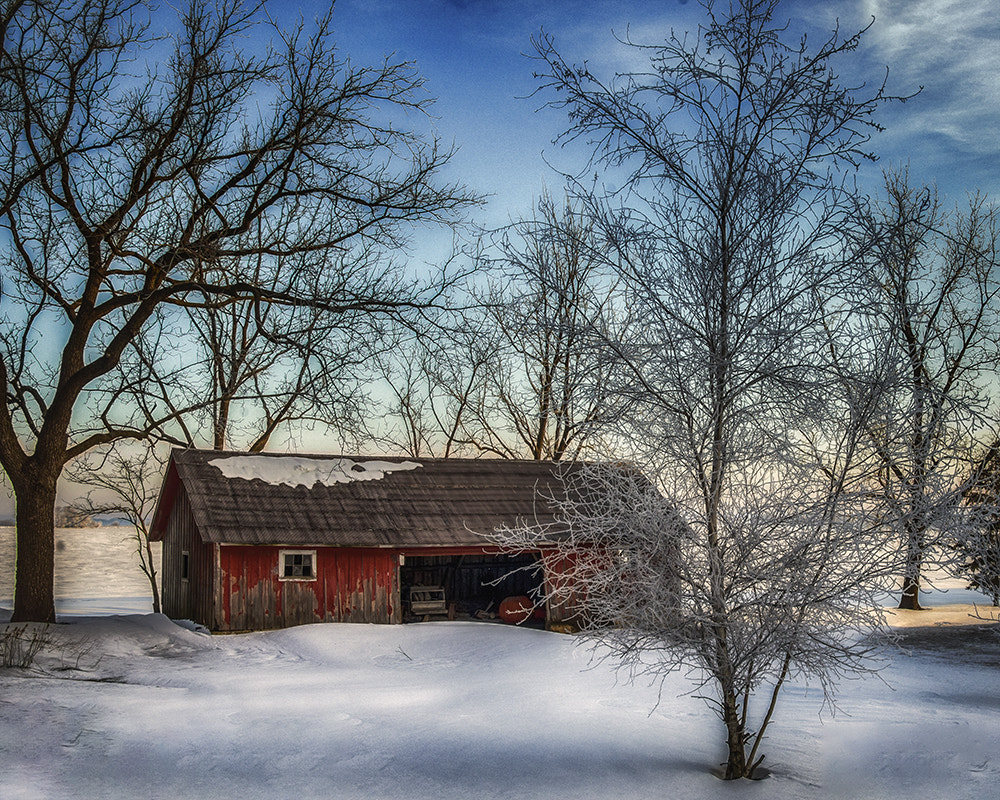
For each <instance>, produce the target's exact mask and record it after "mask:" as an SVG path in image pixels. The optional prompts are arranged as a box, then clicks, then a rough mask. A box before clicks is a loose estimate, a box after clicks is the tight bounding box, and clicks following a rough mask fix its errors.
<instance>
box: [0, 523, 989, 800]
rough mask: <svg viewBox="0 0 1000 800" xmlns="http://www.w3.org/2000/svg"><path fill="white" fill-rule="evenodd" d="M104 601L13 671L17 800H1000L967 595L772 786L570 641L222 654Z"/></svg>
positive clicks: (66, 608) (777, 730)
mask: <svg viewBox="0 0 1000 800" xmlns="http://www.w3.org/2000/svg"><path fill="white" fill-rule="evenodd" d="M115 536H117V534H115ZM119 538H120V537H119ZM71 549H72V546H71V545H67V547H66V550H65V551H64V552H67V551H69V550H71ZM112 560H113V559H112ZM140 577H141V576H140ZM98 585H99V586H100V587H101V588H102V589H103V590H104V591H105V593H106V594H107V597H103V598H94V597H93V595H91V597H89V598H88V597H86V596H85V595H84V590H83V588H82V587H81V588H79V591H77V592H76V596H74V597H70V598H61V599H60V605H59V608H60V620H61V621H62V622H63V623H65V624H61V625H57V626H54V627H51V628H49V631H48V636H49V637H50V640H51V641H50V644H49V645H48V646H47V647H46V648H45V650H44V651H43V653H42V654H41V656H40V657H39V659H38V661H37V665H36V669H34V670H32V671H18V670H0V798H2V800H21V799H22V798H25V799H27V798H52V799H53V800H57V799H58V800H65V799H67V798H80V799H81V800H83V799H85V798H102V800H103V799H104V798H112V799H113V798H128V800H134V798H169V799H171V800H173V799H174V798H185V799H189V798H191V799H194V800H198V799H199V798H240V800H251V799H252V798H269V799H271V798H352V800H353V799H354V798H361V799H363V798H379V799H384V800H392V799H395V798H399V800H468V799H469V798H476V799H477V800H487V799H488V798H518V799H519V800H522V799H524V798H545V800H559V798H567V800H569V799H570V798H572V800H587V799H588V798H599V799H600V800H630V799H631V798H636V799H637V800H638V798H641V799H642V800H648V799H649V798H681V799H682V800H708V799H709V798H713V799H714V798H740V799H741V800H743V798H747V799H748V800H749V799H751V798H753V799H756V798H767V799H768V800H772V799H773V800H809V799H810V798H816V799H817V800H819V799H822V800H828V799H832V798H866V799H867V798H880V799H884V800H896V799H897V798H898V799H899V800H913V798H915V797H919V798H948V799H949V800H961V799H962V798H969V800H980V799H981V798H992V797H998V796H1000V724H998V722H997V720H998V718H1000V680H998V679H997V676H998V674H1000V633H998V626H997V625H996V624H995V623H993V624H989V623H987V620H991V619H995V618H996V609H991V608H989V607H988V606H985V605H980V606H974V605H971V604H972V603H983V602H984V598H982V597H981V596H980V595H976V594H975V593H972V592H966V591H962V590H960V589H958V588H957V586H955V585H954V584H952V586H951V590H950V591H949V592H948V593H947V594H942V593H940V592H938V593H933V594H931V595H929V596H928V600H929V601H930V602H932V603H933V604H935V605H936V606H937V607H936V608H935V609H934V610H932V611H929V612H919V613H916V614H913V613H910V614H905V613H899V614H897V615H896V616H895V623H894V624H896V625H897V626H899V627H900V633H901V637H902V639H901V645H902V648H901V649H899V650H898V651H896V652H895V655H894V659H893V661H892V663H891V664H890V665H889V666H888V667H887V668H886V669H885V670H884V672H883V675H882V680H879V679H868V680H864V681H851V682H847V683H845V684H844V685H843V686H842V687H841V691H840V694H839V705H840V708H839V710H838V711H837V713H836V714H835V715H832V716H831V715H830V713H829V710H828V709H826V710H824V709H823V704H822V695H821V693H820V691H819V689H818V688H816V687H810V686H806V685H803V684H794V685H792V686H790V687H789V688H788V689H787V690H786V691H785V692H784V693H783V694H782V697H781V700H780V702H779V707H778V711H777V715H776V719H775V721H774V723H773V725H772V728H771V730H770V736H769V738H768V740H767V741H766V754H767V760H766V761H765V765H766V766H767V767H768V768H769V770H770V772H771V775H770V777H769V778H768V779H766V780H762V781H755V782H750V781H740V782H736V783H724V782H722V781H720V780H719V779H718V778H716V777H715V776H714V775H713V773H712V771H711V770H712V769H713V768H714V767H716V766H717V765H718V764H719V763H720V762H721V761H722V760H723V757H724V748H723V731H722V728H721V724H720V723H719V722H718V721H717V720H716V719H715V717H714V716H713V714H712V712H711V710H710V709H709V708H708V707H707V706H706V705H705V704H704V702H703V701H701V700H699V699H697V698H695V697H693V696H690V692H691V689H692V685H691V684H690V683H689V682H688V681H687V680H685V678H684V676H682V675H676V676H671V678H670V679H669V680H668V681H667V683H666V685H665V687H664V691H663V695H662V700H661V702H660V703H659V705H657V704H656V702H657V687H655V686H647V685H645V684H641V685H628V684H625V683H622V682H621V681H616V677H615V674H614V672H613V671H612V670H611V669H610V667H608V666H606V665H596V666H594V665H591V663H590V659H589V657H588V653H587V652H586V651H585V650H584V649H582V648H580V647H578V646H577V645H576V640H575V639H574V638H573V637H571V636H564V635H560V634H555V633H545V632H543V631H538V630H525V629H520V628H514V627H509V626H504V625H498V624H485V623H446V622H442V623H422V624H417V625H406V626H370V625H333V624H331V625H310V626H303V627H300V628H294V629H290V630H285V631H274V632H268V633H256V634H243V635H235V636H209V635H206V634H202V633H197V632H194V631H192V630H189V629H187V628H185V627H181V626H179V625H177V624H174V623H173V622H171V621H170V620H168V619H167V618H165V617H163V616H156V615H152V614H148V613H142V612H145V611H146V610H147V609H148V608H149V605H148V603H149V600H148V597H142V596H138V595H135V594H134V592H133V590H132V589H131V588H129V587H131V586H132V584H130V583H127V582H123V583H118V582H116V581H115V580H110V581H108V580H107V579H105V582H104V583H101V584H98ZM139 585H141V582H140V583H139ZM945 586H947V582H945V583H944V584H943V588H944V587H945ZM91 588H94V584H91ZM8 607H9V606H8ZM128 612H139V613H128ZM108 614H118V616H108ZM8 618H9V612H3V611H0V623H2V622H3V621H5V620H6V619H8ZM821 711H822V712H823V713H822V714H821Z"/></svg>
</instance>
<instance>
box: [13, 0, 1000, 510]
mask: <svg viewBox="0 0 1000 800" xmlns="http://www.w3.org/2000/svg"><path fill="white" fill-rule="evenodd" d="M328 4H329V0H283V1H279V0H269V5H268V8H269V9H270V10H271V13H272V15H273V16H274V17H275V18H276V19H277V20H279V22H281V23H283V24H286V25H292V24H294V23H295V21H296V20H297V19H298V18H300V17H301V18H302V19H304V20H305V21H307V22H309V21H311V20H313V19H314V18H316V17H317V16H320V15H322V14H324V13H325V12H326V11H327V9H328ZM777 18H778V19H788V20H789V23H790V25H789V33H790V35H791V34H792V33H794V34H795V35H796V38H797V35H798V34H799V33H800V32H802V31H807V32H809V34H810V37H811V39H812V41H817V42H818V41H822V38H821V37H825V36H826V35H828V34H829V32H830V31H831V30H832V29H833V28H834V26H836V25H837V24H838V22H839V25H840V29H841V30H842V31H844V32H851V31H854V30H857V29H859V28H861V27H863V26H864V25H866V24H868V23H869V22H871V21H872V18H874V23H873V24H872V26H871V28H870V30H869V31H868V33H867V34H866V35H865V37H864V39H863V41H862V45H861V47H860V48H859V50H858V51H857V52H856V53H855V54H853V55H852V56H851V57H850V58H849V59H845V60H842V61H841V62H840V64H839V69H840V72H841V77H842V78H843V80H844V82H845V83H849V84H852V85H857V84H860V83H865V84H867V85H868V86H869V87H874V86H877V85H878V84H879V83H880V82H881V81H882V80H883V79H884V78H885V77H886V69H888V86H887V89H888V91H889V92H890V93H892V94H898V95H908V94H912V93H913V92H916V91H917V90H918V89H919V90H920V92H919V94H917V95H916V96H915V97H913V98H912V99H910V100H909V101H908V102H906V103H895V104H890V105H888V106H884V107H883V109H882V111H881V113H880V114H879V117H878V121H879V122H880V123H881V124H882V125H884V126H885V128H886V130H885V132H884V133H881V134H878V135H877V136H876V138H875V139H874V141H873V142H872V143H871V146H872V148H873V150H874V151H875V152H876V153H877V154H878V155H879V157H880V160H879V162H878V163H877V164H876V165H873V166H871V167H867V168H866V169H865V172H864V174H862V176H861V177H862V180H863V182H864V185H865V186H866V187H868V189H869V190H870V191H874V190H876V189H877V187H878V184H879V182H880V179H879V176H880V172H881V170H882V169H885V168H896V167H898V166H901V165H907V166H908V167H909V171H910V175H911V179H912V180H913V181H914V182H918V183H920V184H935V185H936V186H937V187H938V190H939V192H940V193H941V194H942V195H943V196H944V198H945V200H946V201H947V202H948V203H949V204H955V203H959V204H961V203H964V202H965V198H966V196H967V195H968V194H969V193H971V192H977V191H978V192H982V193H985V194H987V195H991V196H992V197H994V198H996V197H1000V102H998V101H1000V47H998V46H997V45H998V43H1000V0H830V1H829V2H823V1H822V0H819V1H817V0H787V2H783V3H781V4H780V5H779V7H778V13H777ZM703 20H704V10H703V9H702V7H701V6H700V5H699V3H698V2H696V0H658V2H651V1H650V0H337V2H336V5H335V8H334V12H333V21H334V28H335V31H336V40H337V44H338V47H339V50H340V53H341V55H342V56H343V55H346V56H349V57H350V58H351V60H352V61H353V62H354V63H356V64H359V65H360V64H373V63H377V62H379V61H381V59H382V58H383V57H384V56H386V55H388V54H394V57H396V58H399V59H406V60H413V61H414V62H415V63H416V66H417V68H418V70H419V72H420V74H421V75H422V76H423V77H424V78H425V80H426V88H427V91H428V92H429V94H430V95H431V96H433V97H435V98H437V100H436V103H435V104H434V106H433V107H432V111H433V114H434V120H433V125H434V129H435V131H436V133H437V135H438V136H439V137H440V139H441V140H442V142H443V143H444V144H445V145H446V146H451V145H453V146H455V147H456V148H457V153H456V155H455V156H454V158H453V160H452V162H451V164H450V165H449V167H448V172H447V178H448V179H449V180H456V181H461V182H464V183H465V184H467V185H468V186H469V187H470V188H471V189H472V190H473V191H475V192H477V193H479V194H481V195H485V196H486V197H487V202H486V204H485V205H484V206H483V207H481V208H479V209H476V210H475V212H473V215H472V221H473V222H475V223H478V224H482V225H485V226H487V227H497V226H500V225H503V224H505V223H506V222H508V221H510V220H511V219H516V218H518V217H523V216H527V215H529V214H530V213H531V208H532V204H533V202H534V201H535V200H536V199H537V197H538V196H539V194H540V193H541V192H542V191H544V190H546V189H548V190H549V191H551V192H553V193H554V194H558V193H559V192H561V190H562V186H563V180H562V178H561V177H560V172H565V173H575V172H577V171H578V170H579V169H580V168H581V167H582V166H583V163H584V158H585V152H584V151H583V150H582V149H580V148H576V149H572V148H570V149H561V148H560V147H559V146H557V145H554V144H553V143H552V140H553V138H554V137H556V136H557V135H558V134H559V133H560V132H562V131H563V130H564V129H565V127H566V125H567V120H566V117H565V114H564V112H562V111H559V110H556V109H551V108H546V107H545V102H546V101H547V100H550V99H552V98H551V96H549V95H538V94H536V93H535V92H536V89H537V88H538V86H537V80H536V79H535V78H534V77H533V72H534V71H535V70H536V69H537V67H538V65H537V62H535V61H533V60H532V58H531V57H530V54H532V53H533V52H534V51H533V48H532V43H531V40H532V37H537V36H538V35H539V33H540V32H541V31H543V30H544V31H545V33H546V34H548V35H550V36H552V37H553V38H554V40H555V44H556V47H557V49H558V50H559V52H560V53H562V54H563V55H564V56H565V57H566V58H567V59H568V60H570V61H573V62H575V63H580V62H583V61H586V62H587V63H588V65H589V67H590V68H591V70H592V71H593V72H595V73H596V74H598V75H600V76H602V77H603V76H610V75H612V74H613V73H615V72H616V71H623V70H624V71H628V70H634V69H638V68H641V67H642V63H641V62H639V61H636V59H635V54H634V53H632V52H627V51H625V49H624V48H622V47H621V46H620V45H618V44H617V43H616V40H615V35H616V34H617V35H619V36H624V35H625V34H626V32H627V33H628V34H629V35H631V37H632V38H633V39H634V40H636V41H641V42H650V43H655V42H657V41H662V40H663V39H664V38H665V37H666V36H667V35H668V33H669V31H670V30H671V29H673V30H675V31H677V32H678V33H680V32H683V31H688V30H690V31H694V30H696V29H697V26H698V24H699V22H701V21H703ZM450 247H451V237H450V234H448V233H446V232H442V231H437V232H428V231H418V232H417V234H416V238H415V242H414V251H413V257H414V258H415V259H418V260H422V261H426V262H429V263H436V262H439V261H441V260H443V259H444V258H445V257H446V256H447V253H448V251H449V250H450ZM5 494H6V493H4V492H0V513H3V514H7V513H9V511H10V508H11V507H12V503H11V502H10V499H9V498H7V497H6V496H4V495H5Z"/></svg>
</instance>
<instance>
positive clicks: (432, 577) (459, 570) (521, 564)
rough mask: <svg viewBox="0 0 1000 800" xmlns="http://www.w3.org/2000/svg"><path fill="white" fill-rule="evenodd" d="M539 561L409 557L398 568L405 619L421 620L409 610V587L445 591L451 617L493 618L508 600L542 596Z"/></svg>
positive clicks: (505, 557) (519, 557) (476, 556)
mask: <svg viewBox="0 0 1000 800" xmlns="http://www.w3.org/2000/svg"><path fill="white" fill-rule="evenodd" d="M537 562H538V558H537V556H535V555H532V554H530V553H529V554H518V555H497V554H488V553H474V554H466V555H446V556H433V555H420V556H411V555H407V556H406V557H405V560H404V563H403V565H402V566H400V568H399V583H400V589H401V592H402V600H403V616H404V619H406V620H408V621H414V620H416V619H421V618H422V615H420V614H414V613H413V612H412V609H411V608H410V604H409V597H410V588H411V587H413V586H429V587H441V588H443V589H444V595H445V605H446V608H447V612H446V613H447V616H448V617H449V618H452V619H484V618H487V619H488V618H492V617H493V616H495V615H496V614H497V612H498V611H499V608H500V604H501V602H503V600H504V599H505V598H507V597H514V596H522V595H523V596H527V597H531V598H535V597H537V596H539V594H540V587H541V584H542V575H541V570H540V569H538V570H536V569H533V567H534V566H535V565H537ZM538 623H539V624H542V623H544V619H540V620H538Z"/></svg>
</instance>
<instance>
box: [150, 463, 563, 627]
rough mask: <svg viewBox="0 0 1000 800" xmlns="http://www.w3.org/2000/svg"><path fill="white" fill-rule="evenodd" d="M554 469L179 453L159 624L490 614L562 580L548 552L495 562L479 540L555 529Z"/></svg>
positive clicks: (163, 511)
mask: <svg viewBox="0 0 1000 800" xmlns="http://www.w3.org/2000/svg"><path fill="white" fill-rule="evenodd" d="M556 469H557V465H555V464H553V463H551V462H539V461H511V460H499V459H496V460H493V459H490V460H486V459H477V460H473V459H424V458H421V459H400V458H365V457H359V456H352V457H345V456H319V455H317V456H289V455H280V454H245V453H231V452H219V451H214V450H212V451H204V450H175V451H174V452H173V454H172V455H171V459H170V464H169V466H168V468H167V474H166V476H165V478H164V483H163V488H162V489H161V492H160V498H159V501H158V503H157V507H156V511H155V513H154V517H153V523H152V527H151V531H152V532H151V538H153V539H154V540H161V541H162V542H163V566H162V571H161V574H162V581H163V610H164V613H166V614H167V615H169V616H171V617H173V618H175V619H191V620H194V621H196V622H199V623H201V624H203V625H205V626H206V627H208V628H210V629H211V630H215V631H245V630H260V629H267V628H282V627H287V626H290V625H300V624H304V623H309V622H369V623H371V622H377V623H398V622H403V621H404V620H406V619H409V618H414V617H415V616H420V615H423V614H426V613H428V612H443V613H447V614H448V615H449V616H450V617H456V616H457V617H460V618H461V617H470V616H476V615H480V616H481V615H484V614H491V613H496V612H497V610H498V609H499V606H500V603H501V602H502V601H503V599H504V598H506V597H510V596H519V595H531V594H532V592H533V591H534V590H536V589H538V588H539V584H540V583H541V582H542V581H545V580H557V579H558V576H550V575H545V574H544V572H545V570H544V569H543V568H542V566H541V563H540V560H539V556H540V553H537V552H536V553H530V552H526V553H519V554H505V553H501V552H498V550H497V549H496V548H495V547H490V546H489V545H488V544H487V543H486V542H485V540H484V538H483V536H482V534H484V533H488V532H490V531H492V530H493V529H494V528H495V527H497V526H499V525H502V524H507V525H514V524H515V523H517V522H518V521H519V520H523V519H532V520H535V519H537V520H538V521H539V522H550V521H551V520H552V519H553V514H552V511H551V509H550V508H549V507H548V505H547V504H546V502H545V499H544V498H545V497H546V496H548V495H549V494H550V493H552V492H556V491H559V488H560V482H559V480H558V479H557V477H556V475H555V470H556ZM519 568H522V569H519ZM412 587H427V588H417V589H415V590H414V591H413V592H411V591H410V589H411V588H412ZM411 594H412V601H411ZM545 611H546V615H547V619H546V621H547V622H548V623H550V624H551V623H559V622H562V621H563V620H562V615H561V614H560V613H559V609H557V608H548V609H546V610H545Z"/></svg>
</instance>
